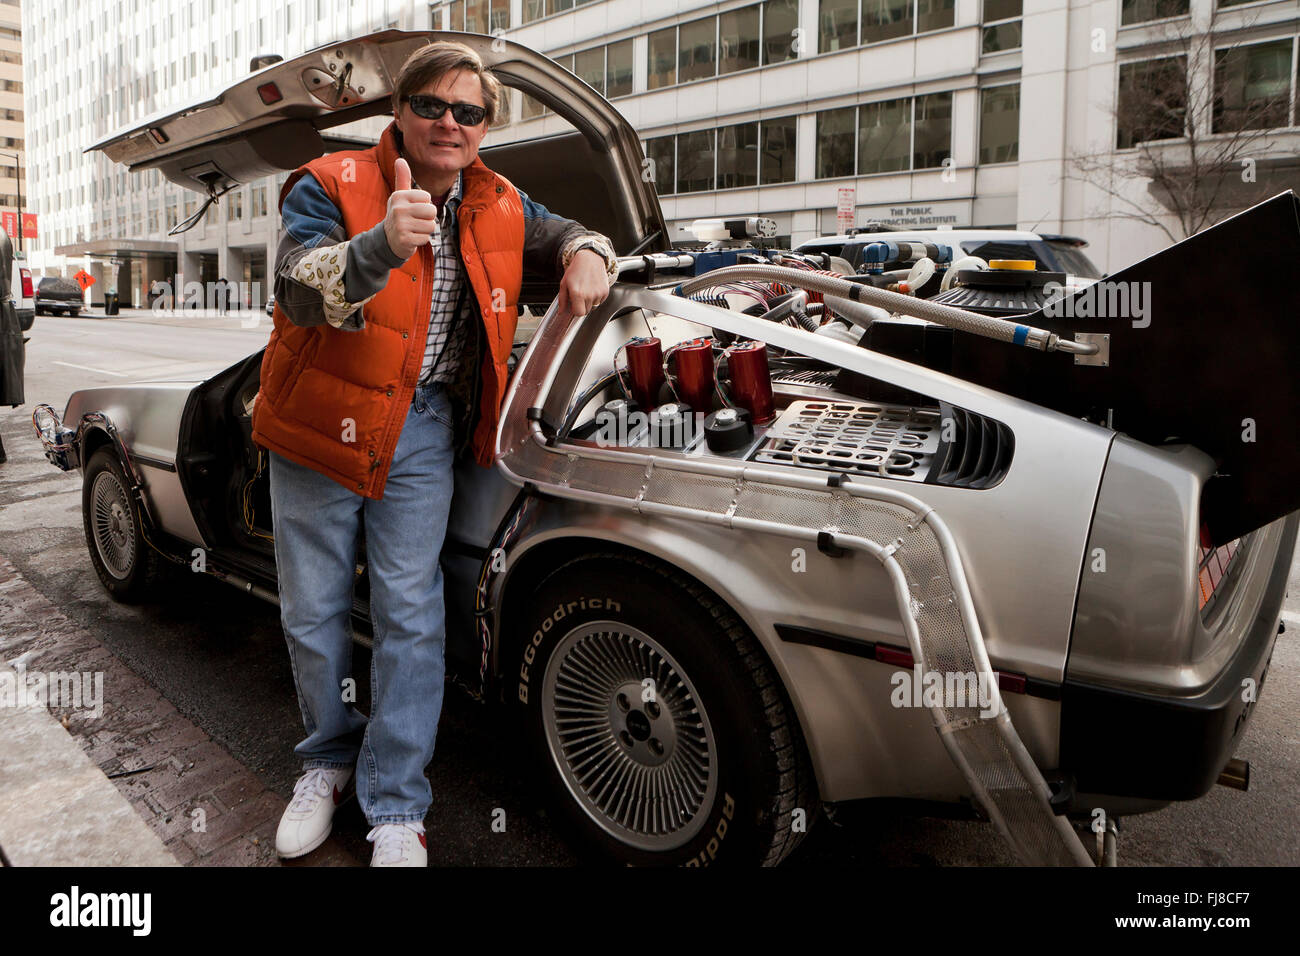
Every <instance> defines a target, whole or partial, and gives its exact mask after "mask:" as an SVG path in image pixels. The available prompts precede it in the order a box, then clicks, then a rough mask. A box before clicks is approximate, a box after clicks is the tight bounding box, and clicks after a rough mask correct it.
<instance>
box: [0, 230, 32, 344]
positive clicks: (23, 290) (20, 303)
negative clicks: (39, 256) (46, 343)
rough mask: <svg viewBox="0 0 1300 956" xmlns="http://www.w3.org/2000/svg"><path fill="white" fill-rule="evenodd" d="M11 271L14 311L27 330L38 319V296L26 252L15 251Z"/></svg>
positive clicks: (11, 293) (10, 290)
mask: <svg viewBox="0 0 1300 956" xmlns="http://www.w3.org/2000/svg"><path fill="white" fill-rule="evenodd" d="M0 231H2V230H0ZM11 273H12V274H11V275H10V278H9V296H10V298H11V299H13V303H14V311H15V312H17V313H18V323H19V325H21V326H22V330H23V331H24V332H27V331H30V330H31V327H32V324H33V323H34V322H35V321H36V297H35V292H34V290H33V289H32V270H31V269H29V268H27V255H26V254H25V253H22V252H15V253H14V261H13V266H12V268H11Z"/></svg>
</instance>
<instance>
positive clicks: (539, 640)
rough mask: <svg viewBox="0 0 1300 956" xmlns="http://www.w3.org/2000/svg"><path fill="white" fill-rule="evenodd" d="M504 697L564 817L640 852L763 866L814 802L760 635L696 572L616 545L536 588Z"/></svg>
mask: <svg viewBox="0 0 1300 956" xmlns="http://www.w3.org/2000/svg"><path fill="white" fill-rule="evenodd" d="M521 625H522V628H521V631H520V632H519V633H518V639H517V640H516V641H515V642H514V645H513V649H512V651H511V654H512V657H513V661H512V664H517V665H518V668H517V669H515V668H514V667H513V666H512V667H511V668H510V669H509V673H511V674H512V675H514V674H517V675H518V677H517V682H518V686H517V689H516V688H512V690H511V698H512V700H513V707H514V709H515V711H516V713H517V715H518V717H519V719H520V722H521V728H520V729H521V734H520V739H521V742H522V743H523V744H524V747H525V753H526V754H528V755H529V756H530V757H531V758H532V759H533V760H534V762H535V766H534V770H535V772H536V774H537V775H538V779H539V780H540V781H541V782H542V783H543V786H544V789H545V791H546V793H547V796H548V802H549V803H550V804H551V805H552V806H553V808H554V810H555V812H556V814H557V815H558V817H559V819H560V822H561V825H562V826H563V827H564V829H565V830H566V831H567V832H568V833H569V834H570V835H571V836H572V837H574V838H575V841H576V842H577V844H578V845H579V847H580V848H581V849H583V850H584V851H588V852H589V853H590V855H592V856H595V857H598V858H601V859H605V860H608V861H615V862H621V863H631V864H637V865H647V864H648V865H687V866H699V865H710V864H713V863H721V864H738V865H759V864H775V863H777V862H779V861H780V860H781V859H783V858H784V857H785V856H786V855H787V854H788V853H789V852H790V851H791V850H793V849H794V847H795V846H796V845H797V844H798V842H799V841H800V840H801V839H802V838H803V835H804V832H805V831H806V830H807V828H808V826H809V825H811V823H812V822H813V820H814V819H815V818H816V816H817V813H818V802H817V795H816V787H815V784H814V781H813V776H812V773H811V769H810V766H809V762H808V756H807V753H806V750H805V747H804V744H803V739H802V735H801V734H800V731H799V727H798V724H797V721H796V720H795V718H794V714H793V711H792V709H791V707H790V704H789V701H788V700H787V699H786V695H785V692H784V690H783V689H782V687H781V685H780V683H779V682H778V681H777V680H776V679H775V676H774V674H773V673H772V669H771V665H770V664H769V663H768V661H767V658H766V655H765V654H764V653H763V651H762V648H761V647H760V646H759V645H758V643H757V641H755V639H754V638H753V636H752V635H751V634H750V633H749V631H748V630H747V629H746V628H745V627H744V626H743V625H742V624H741V623H740V621H739V620H737V618H736V617H735V615H733V614H732V613H731V611H730V609H729V608H727V607H726V606H725V605H723V604H722V603H721V602H720V601H718V599H717V598H716V597H715V596H714V595H712V594H711V593H709V592H708V591H707V590H706V589H704V588H703V587H701V586H700V585H699V584H697V583H696V582H694V581H691V580H689V579H688V578H686V577H685V576H683V575H681V574H680V573H678V572H676V571H673V570H671V569H668V568H665V567H662V566H660V565H658V564H656V563H654V562H652V561H648V560H642V559H639V558H634V557H629V556H626V555H618V554H600V555H591V556H586V557H582V558H578V559H575V560H573V561H570V562H568V563H567V564H565V565H562V566H561V567H559V568H557V569H556V570H555V571H553V572H552V573H551V574H550V575H549V576H548V577H547V578H546V579H545V580H544V581H543V582H542V583H541V585H540V586H539V587H538V588H537V590H536V593H535V597H534V599H533V601H532V603H531V607H530V608H529V610H528V611H527V612H526V614H525V616H524V618H523V620H522V621H521Z"/></svg>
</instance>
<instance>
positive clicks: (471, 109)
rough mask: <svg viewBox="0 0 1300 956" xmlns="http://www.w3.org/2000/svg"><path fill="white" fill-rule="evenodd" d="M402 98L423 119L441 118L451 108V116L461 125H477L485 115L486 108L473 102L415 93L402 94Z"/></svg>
mask: <svg viewBox="0 0 1300 956" xmlns="http://www.w3.org/2000/svg"><path fill="white" fill-rule="evenodd" d="M402 99H403V100H405V101H406V102H407V103H410V104H411V112H412V113H414V114H415V115H416V116H419V117H422V118H423V119H431V120H436V119H442V114H443V113H445V112H447V109H448V107H450V108H451V118H452V119H454V120H455V121H456V122H457V123H459V124H460V125H461V126H477V125H478V124H479V123H481V122H483V120H484V119H485V118H486V117H487V110H486V109H485V108H484V107H482V106H475V105H474V104H473V103H445V102H443V101H442V100H440V99H438V97H436V96H425V95H424V94H422V93H417V94H415V95H414V96H403V97H402Z"/></svg>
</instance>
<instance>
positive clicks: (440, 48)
mask: <svg viewBox="0 0 1300 956" xmlns="http://www.w3.org/2000/svg"><path fill="white" fill-rule="evenodd" d="M460 70H466V71H468V72H470V73H473V74H474V75H475V76H477V77H478V81H479V85H480V86H481V87H482V89H483V105H484V107H486V109H487V124H488V125H489V126H491V125H492V123H493V122H494V121H495V120H496V117H497V109H498V105H499V104H500V102H501V82H500V81H499V80H498V79H497V78H496V77H495V76H493V75H492V71H491V70H489V69H488V68H487V67H486V66H484V65H483V60H482V58H481V57H480V56H479V55H478V54H477V53H475V52H474V51H473V50H471V49H470V48H469V47H467V46H466V45H465V44H463V43H457V42H455V41H454V40H435V41H434V42H432V43H427V44H425V45H424V46H422V47H420V48H419V49H418V50H416V51H415V52H414V53H412V54H411V55H410V56H408V57H407V58H406V62H405V63H403V64H402V69H401V70H400V71H399V72H398V74H397V83H396V84H395V85H394V87H393V113H394V114H396V113H397V112H398V110H399V109H400V108H401V105H402V101H403V99H405V98H406V97H408V96H411V95H413V94H415V93H419V92H420V91H421V90H423V89H425V88H426V87H428V86H429V84H430V83H437V82H438V81H439V80H441V79H442V78H443V77H444V76H446V75H448V74H449V73H456V72H458V71H460Z"/></svg>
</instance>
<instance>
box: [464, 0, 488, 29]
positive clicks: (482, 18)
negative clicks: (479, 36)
mask: <svg viewBox="0 0 1300 956" xmlns="http://www.w3.org/2000/svg"><path fill="white" fill-rule="evenodd" d="M488 16H489V11H488V0H465V32H466V33H490V32H491V30H489V29H488Z"/></svg>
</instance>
